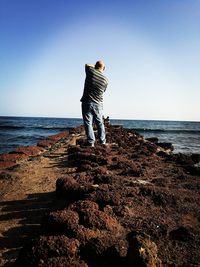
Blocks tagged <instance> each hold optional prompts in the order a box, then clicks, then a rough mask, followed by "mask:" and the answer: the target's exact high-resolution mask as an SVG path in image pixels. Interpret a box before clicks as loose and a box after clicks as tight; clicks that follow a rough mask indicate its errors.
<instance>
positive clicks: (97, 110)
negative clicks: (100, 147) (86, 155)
mask: <svg viewBox="0 0 200 267" xmlns="http://www.w3.org/2000/svg"><path fill="white" fill-rule="evenodd" d="M82 115H83V122H84V126H85V132H86V135H87V141H88V144H90V145H94V142H95V135H94V130H93V122H94V123H95V124H96V126H97V131H98V138H99V141H100V143H101V144H105V143H106V134H105V127H104V122H103V105H102V104H96V103H94V102H87V103H82Z"/></svg>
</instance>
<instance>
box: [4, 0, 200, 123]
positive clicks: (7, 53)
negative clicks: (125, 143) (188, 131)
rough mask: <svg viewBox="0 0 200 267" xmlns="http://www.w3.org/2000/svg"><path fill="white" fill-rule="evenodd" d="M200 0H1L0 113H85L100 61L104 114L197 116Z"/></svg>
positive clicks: (199, 109)
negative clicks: (88, 78)
mask: <svg viewBox="0 0 200 267" xmlns="http://www.w3.org/2000/svg"><path fill="white" fill-rule="evenodd" d="M199 29H200V1H199V0H167V1H162V0H152V1H151V0H140V1H139V0H137V1H134V0H132V1H131V0H124V1H122V0H115V1H113V0H112V1H110V0H107V1H104V0H103V1H95V0H93V1H90V0H85V1H82V0H76V1H68V0H29V1H27V0H0V93H1V97H0V115H14V116H49V117H67V118H69V117H77V118H78V117H81V110H80V101H79V100H80V98H81V96H82V91H83V84H84V79H85V73H84V64H85V63H95V61H96V60H99V59H102V60H104V61H105V64H106V72H105V75H106V76H107V77H108V79H109V86H108V89H107V92H106V93H105V96H104V114H105V116H107V115H108V116H110V118H113V119H114V118H115V119H117V118H121V119H160V120H197V121H200V107H199V99H200V88H199V85H200V75H199V62H200V31H199Z"/></svg>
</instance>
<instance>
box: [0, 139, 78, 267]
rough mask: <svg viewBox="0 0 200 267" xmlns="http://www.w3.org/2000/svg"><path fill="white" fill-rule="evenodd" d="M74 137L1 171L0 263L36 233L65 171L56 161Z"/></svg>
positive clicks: (8, 262) (10, 259)
mask: <svg viewBox="0 0 200 267" xmlns="http://www.w3.org/2000/svg"><path fill="white" fill-rule="evenodd" d="M74 139H75V137H74V138H72V139H69V140H67V141H65V142H62V145H61V146H60V147H58V148H56V149H55V150H53V151H52V152H46V153H44V155H40V156H37V157H33V158H31V159H29V160H28V161H25V162H23V163H22V164H20V165H19V166H16V167H15V168H12V169H11V170H2V171H1V179H0V186H1V195H0V266H12V263H13V262H14V260H15V259H16V257H17V255H18V252H19V249H20V248H21V247H22V245H23V244H24V242H25V241H26V239H27V238H28V239H30V238H31V237H33V236H35V235H38V234H39V231H40V222H41V218H42V216H44V213H45V212H46V211H48V210H49V209H50V208H51V206H52V205H51V204H52V201H53V200H54V194H55V181H56V179H57V178H58V177H60V176H62V174H63V173H66V172H67V169H66V167H65V166H64V165H62V166H61V165H60V164H59V162H60V161H62V159H63V158H64V157H66V150H67V147H68V145H69V144H73V142H74Z"/></svg>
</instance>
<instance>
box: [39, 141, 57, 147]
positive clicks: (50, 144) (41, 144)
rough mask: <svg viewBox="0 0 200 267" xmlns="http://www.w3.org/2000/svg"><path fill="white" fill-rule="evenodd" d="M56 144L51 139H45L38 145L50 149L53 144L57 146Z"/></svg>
mask: <svg viewBox="0 0 200 267" xmlns="http://www.w3.org/2000/svg"><path fill="white" fill-rule="evenodd" d="M55 143H56V142H55V141H53V140H49V139H44V140H40V141H38V143H37V146H39V147H44V148H46V149H47V148H50V147H51V146H52V145H53V144H55Z"/></svg>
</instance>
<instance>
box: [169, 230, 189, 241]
mask: <svg viewBox="0 0 200 267" xmlns="http://www.w3.org/2000/svg"><path fill="white" fill-rule="evenodd" d="M169 236H170V238H171V239H173V240H178V241H183V242H185V241H187V240H188V239H191V234H190V232H189V230H188V229H187V228H185V227H183V226H181V227H179V228H177V229H175V230H172V231H171V232H170V233H169Z"/></svg>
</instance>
